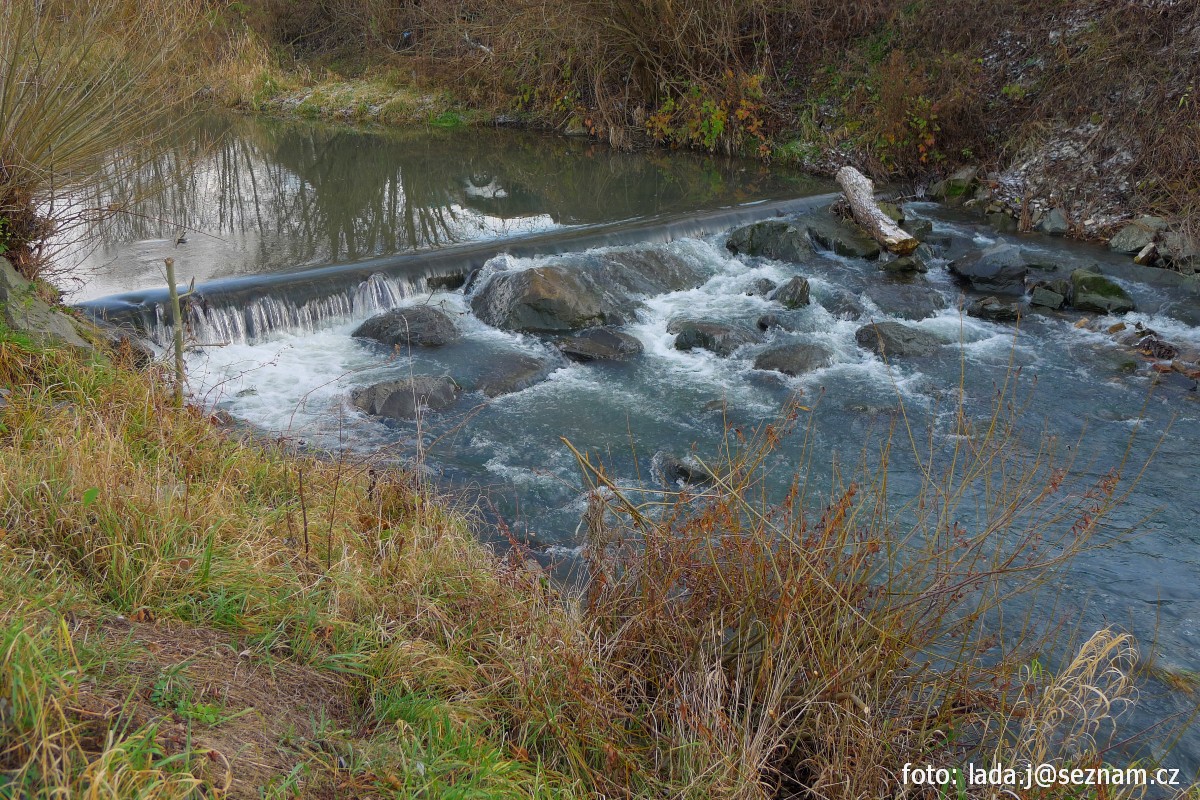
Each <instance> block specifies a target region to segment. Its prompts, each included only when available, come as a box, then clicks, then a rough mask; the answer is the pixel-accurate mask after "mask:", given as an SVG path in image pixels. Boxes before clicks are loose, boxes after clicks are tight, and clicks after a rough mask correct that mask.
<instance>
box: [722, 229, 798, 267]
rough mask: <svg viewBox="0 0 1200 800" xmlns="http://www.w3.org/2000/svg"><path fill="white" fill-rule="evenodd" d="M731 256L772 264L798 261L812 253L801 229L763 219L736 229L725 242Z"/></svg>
mask: <svg viewBox="0 0 1200 800" xmlns="http://www.w3.org/2000/svg"><path fill="white" fill-rule="evenodd" d="M725 246H726V247H728V248H729V249H730V250H731V251H733V252H734V253H741V254H743V255H748V256H762V257H763V258H770V259H774V260H776V261H793V262H801V261H804V260H805V259H806V258H808V257H809V256H811V255H812V254H813V249H812V243H811V242H810V241H809V240H808V236H807V235H806V234H805V231H804V229H803V228H801V227H799V226H797V225H795V224H793V223H790V222H784V221H782V220H765V221H763V222H755V223H753V224H751V225H745V226H743V227H741V228H738V229H737V230H735V231H734V232H733V233H731V234H730V235H729V241H727V242H726V243H725Z"/></svg>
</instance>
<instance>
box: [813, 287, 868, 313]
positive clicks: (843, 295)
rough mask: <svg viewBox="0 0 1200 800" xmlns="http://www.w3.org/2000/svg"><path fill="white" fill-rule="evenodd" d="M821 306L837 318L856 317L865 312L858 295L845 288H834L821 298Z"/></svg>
mask: <svg viewBox="0 0 1200 800" xmlns="http://www.w3.org/2000/svg"><path fill="white" fill-rule="evenodd" d="M821 306H822V307H823V308H824V309H825V310H826V311H828V312H829V313H830V314H832V315H833V316H835V317H837V318H839V319H858V318H859V317H861V316H862V315H863V314H864V313H866V312H865V310H864V309H863V304H862V303H861V302H859V299H858V296H856V295H855V294H853V293H851V292H848V291H846V290H845V289H837V290H834V291H833V293H831V294H829V295H827V296H826V297H825V298H824V299H823V300H821Z"/></svg>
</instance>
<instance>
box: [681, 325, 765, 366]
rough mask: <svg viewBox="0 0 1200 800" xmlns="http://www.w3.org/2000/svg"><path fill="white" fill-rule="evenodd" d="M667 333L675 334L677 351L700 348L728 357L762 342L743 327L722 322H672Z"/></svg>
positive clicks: (756, 333)
mask: <svg viewBox="0 0 1200 800" xmlns="http://www.w3.org/2000/svg"><path fill="white" fill-rule="evenodd" d="M667 333H674V334H676V336H675V349H676V350H694V349H696V348H700V349H702V350H708V351H709V352H711V353H716V354H717V355H719V356H721V357H728V356H730V355H732V354H733V352H734V351H735V350H737V349H738V348H739V347H742V346H743V345H747V344H756V343H758V342H761V341H762V335H761V334H760V333H759V332H758V331H756V330H753V329H752V328H747V327H744V326H742V325H726V324H725V323H722V322H698V321H695V320H686V319H685V320H672V321H671V323H670V324H668V325H667Z"/></svg>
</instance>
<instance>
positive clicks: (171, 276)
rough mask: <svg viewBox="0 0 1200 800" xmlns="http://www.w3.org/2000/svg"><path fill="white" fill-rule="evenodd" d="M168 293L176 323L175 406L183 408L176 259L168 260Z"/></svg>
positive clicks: (181, 319) (181, 346) (181, 344)
mask: <svg viewBox="0 0 1200 800" xmlns="http://www.w3.org/2000/svg"><path fill="white" fill-rule="evenodd" d="M166 263H167V293H168V294H169V295H170V297H171V316H172V319H173V320H174V322H175V406H176V408H183V377H184V376H183V312H182V311H181V309H180V306H179V287H178V286H177V285H176V284H175V259H173V258H168V259H167V260H166Z"/></svg>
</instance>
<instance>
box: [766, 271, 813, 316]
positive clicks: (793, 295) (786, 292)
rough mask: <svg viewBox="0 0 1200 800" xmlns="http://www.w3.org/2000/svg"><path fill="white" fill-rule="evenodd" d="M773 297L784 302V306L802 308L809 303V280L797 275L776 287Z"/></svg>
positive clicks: (779, 301)
mask: <svg viewBox="0 0 1200 800" xmlns="http://www.w3.org/2000/svg"><path fill="white" fill-rule="evenodd" d="M771 299H772V300H774V301H776V302H778V303H782V304H783V307H784V308H801V307H803V306H806V305H808V304H809V302H810V300H809V295H808V280H807V279H805V278H801V277H800V276H799V275H797V276H796V277H794V278H792V279H790V280H788V281H786V282H785V283H784V284H783V285H782V286H780V287H779V288H778V289H776V290H775V291H774V293H773V294H772V295H771Z"/></svg>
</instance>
